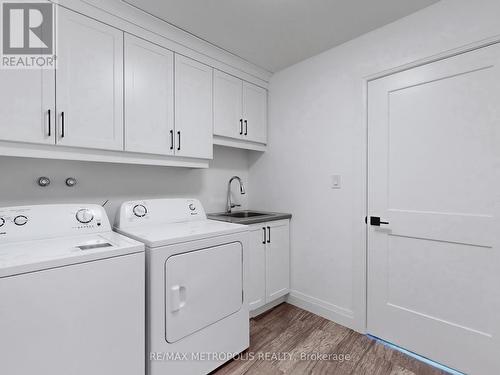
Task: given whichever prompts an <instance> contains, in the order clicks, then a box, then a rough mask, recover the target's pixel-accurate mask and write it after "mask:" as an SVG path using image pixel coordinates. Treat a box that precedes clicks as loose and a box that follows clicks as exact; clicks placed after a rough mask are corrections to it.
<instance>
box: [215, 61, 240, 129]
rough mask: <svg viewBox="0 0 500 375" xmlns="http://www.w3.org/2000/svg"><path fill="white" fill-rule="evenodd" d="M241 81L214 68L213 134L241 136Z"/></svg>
mask: <svg viewBox="0 0 500 375" xmlns="http://www.w3.org/2000/svg"><path fill="white" fill-rule="evenodd" d="M242 94H243V81H242V80H241V79H239V78H236V77H233V76H231V75H229V74H227V73H224V72H221V71H219V70H214V134H215V135H220V136H224V137H231V138H241V137H242V136H243V118H242V105H243V98H242Z"/></svg>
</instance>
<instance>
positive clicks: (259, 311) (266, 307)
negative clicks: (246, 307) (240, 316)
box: [250, 296, 286, 318]
mask: <svg viewBox="0 0 500 375" xmlns="http://www.w3.org/2000/svg"><path fill="white" fill-rule="evenodd" d="M283 302H286V296H283V297H280V298H278V299H275V300H274V301H272V302H269V303H268V304H266V305H264V306H261V307H259V308H257V309H255V310H252V311H250V318H255V317H256V316H258V315H260V314H263V313H265V312H266V311H267V310H271V309H272V308H273V307H276V306H278V305H280V304H282V303H283Z"/></svg>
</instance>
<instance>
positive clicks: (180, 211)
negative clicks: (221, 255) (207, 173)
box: [116, 198, 207, 228]
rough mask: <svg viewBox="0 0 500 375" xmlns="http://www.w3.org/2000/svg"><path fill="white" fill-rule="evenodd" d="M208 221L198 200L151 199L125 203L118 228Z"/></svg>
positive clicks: (118, 217)
mask: <svg viewBox="0 0 500 375" xmlns="http://www.w3.org/2000/svg"><path fill="white" fill-rule="evenodd" d="M206 219H207V215H206V213H205V210H204V209H203V206H202V205H201V203H200V201H199V200H197V199H189V198H175V199H149V200H141V201H129V202H125V203H123V204H122V205H121V207H120V210H119V211H118V213H117V217H116V226H117V227H119V228H126V227H131V226H136V225H143V224H146V223H147V224H151V225H154V224H167V223H181V222H185V221H195V220H206Z"/></svg>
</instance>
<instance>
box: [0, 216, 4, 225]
mask: <svg viewBox="0 0 500 375" xmlns="http://www.w3.org/2000/svg"><path fill="white" fill-rule="evenodd" d="M4 225H5V219H4V218H3V217H0V227H3V226H4Z"/></svg>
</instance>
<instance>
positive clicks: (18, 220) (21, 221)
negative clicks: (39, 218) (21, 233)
mask: <svg viewBox="0 0 500 375" xmlns="http://www.w3.org/2000/svg"><path fill="white" fill-rule="evenodd" d="M27 222H28V218H27V217H26V216H24V215H19V216H16V217H15V218H14V224H16V225H19V226H22V225H24V224H26V223H27Z"/></svg>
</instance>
